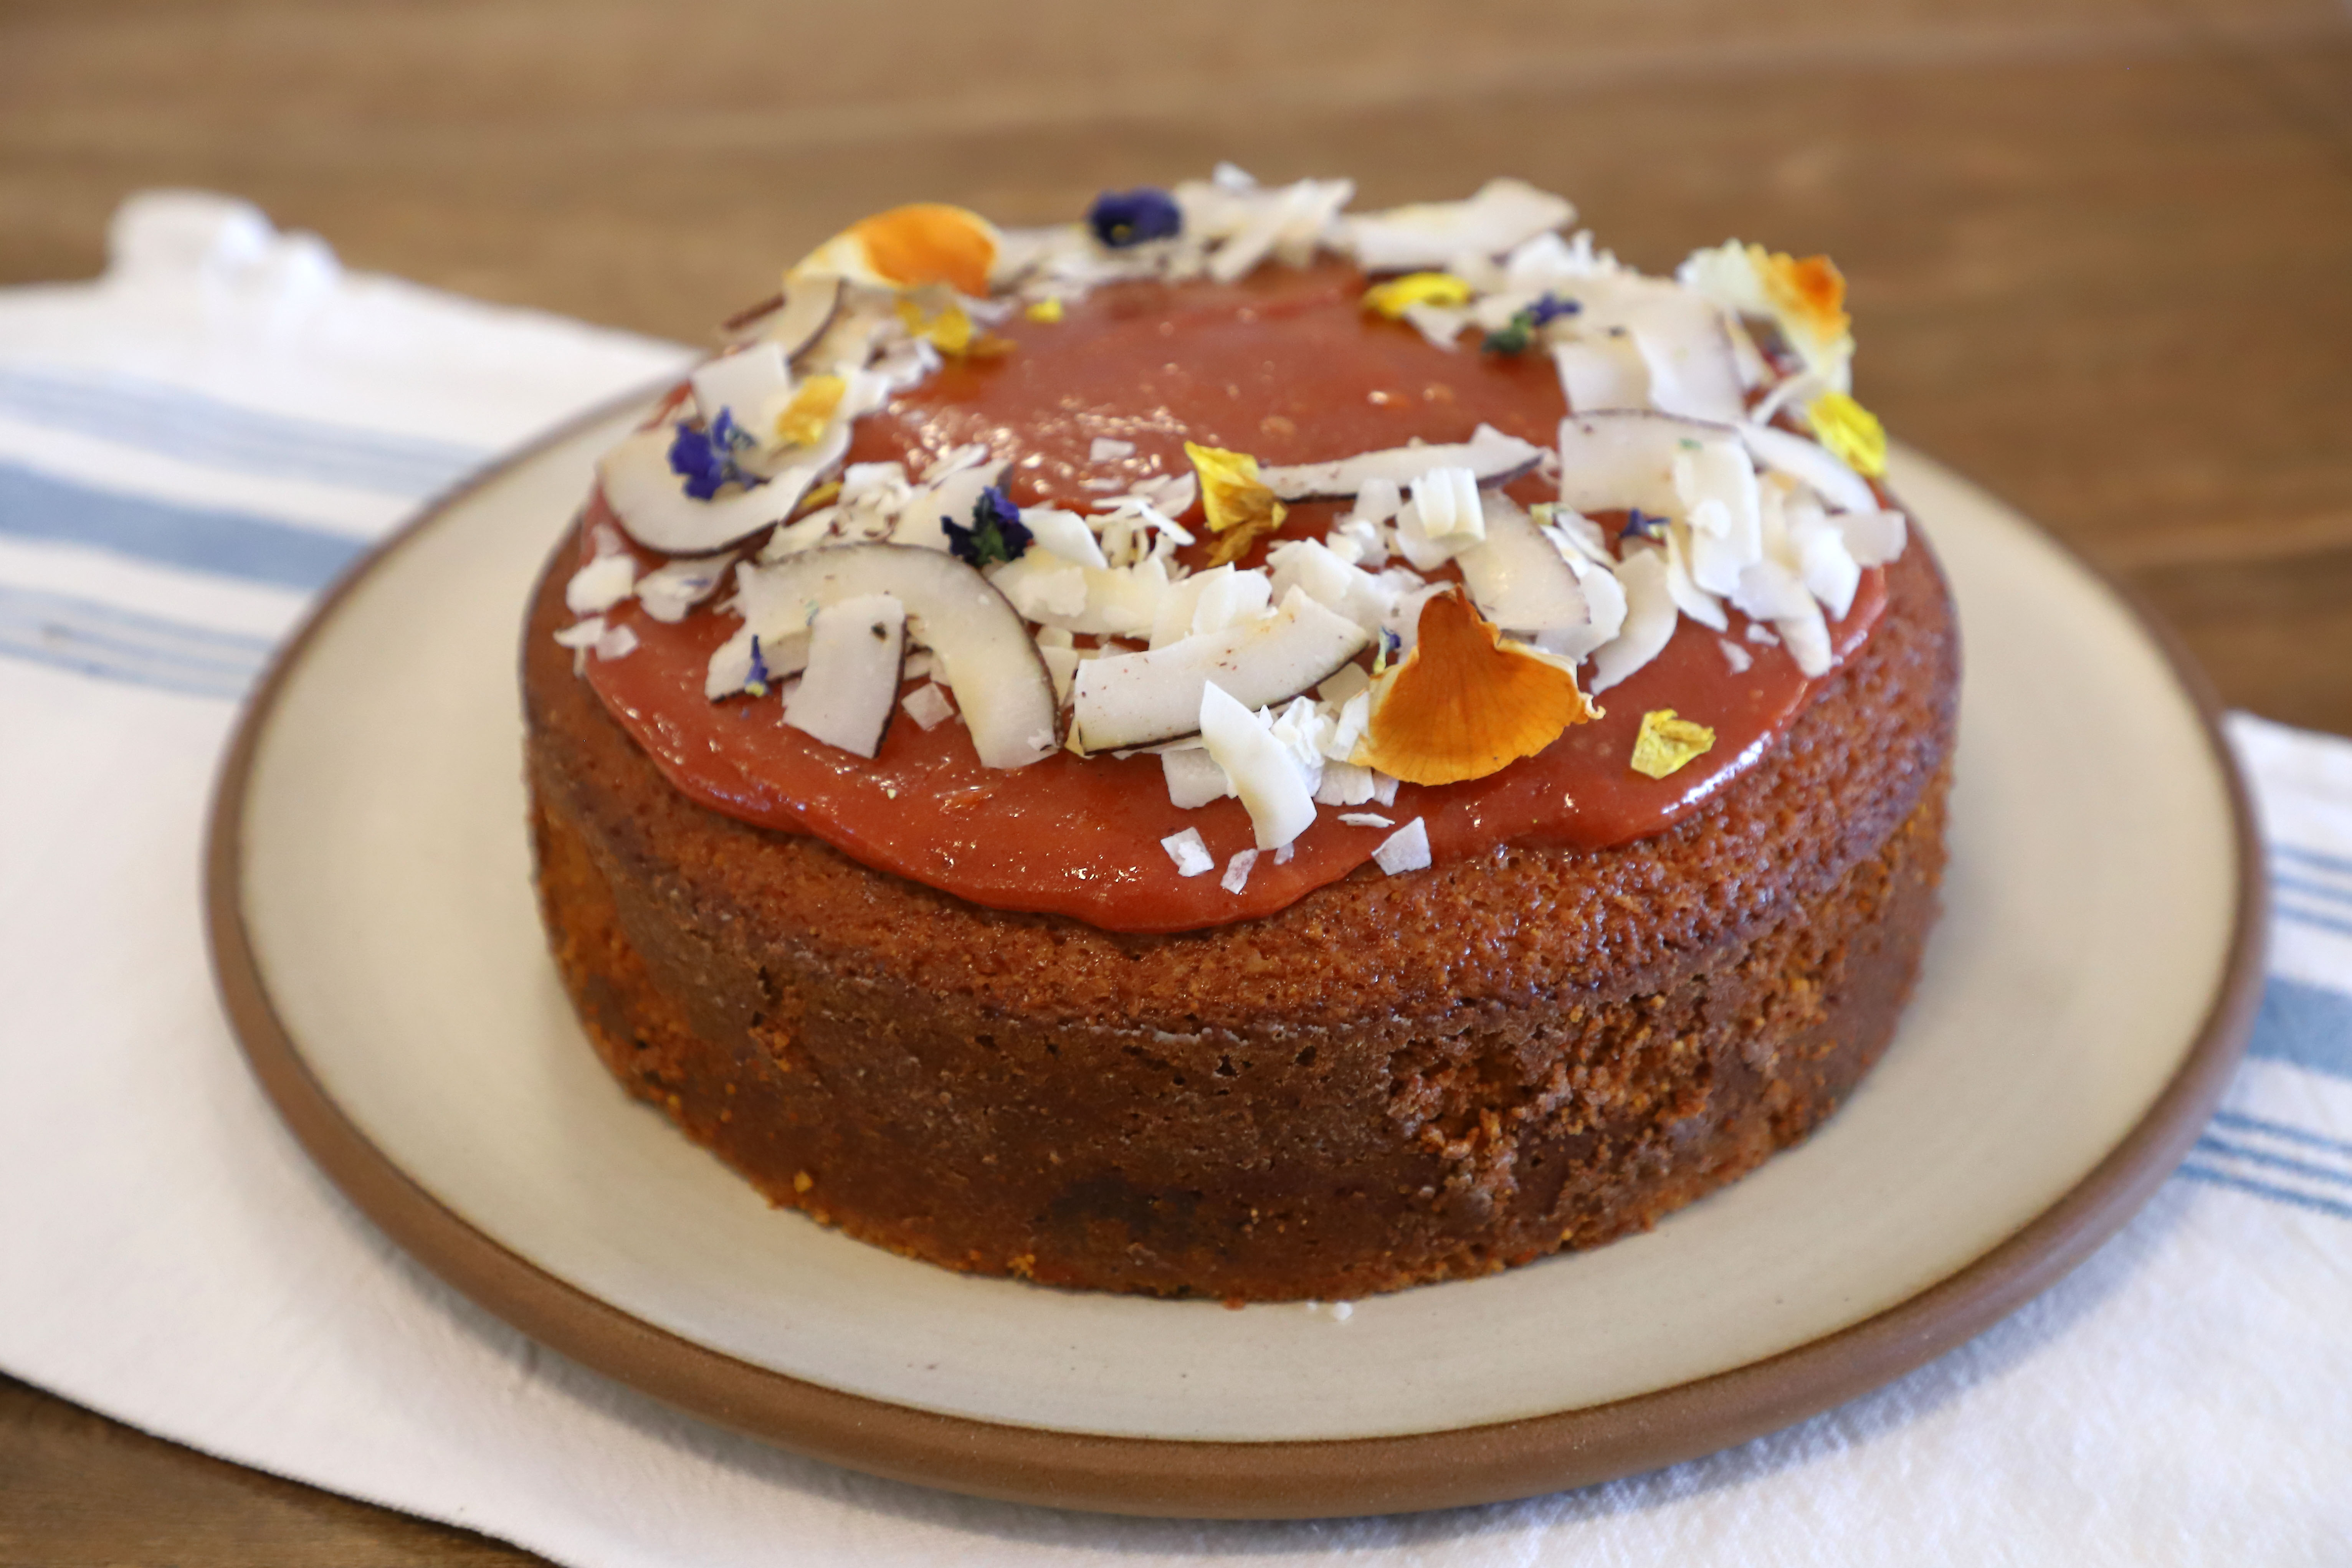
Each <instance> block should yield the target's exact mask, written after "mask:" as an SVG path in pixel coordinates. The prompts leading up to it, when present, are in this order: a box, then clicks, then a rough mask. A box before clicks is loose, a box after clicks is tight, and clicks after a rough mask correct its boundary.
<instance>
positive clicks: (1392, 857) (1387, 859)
mask: <svg viewBox="0 0 2352 1568" xmlns="http://www.w3.org/2000/svg"><path fill="white" fill-rule="evenodd" d="M1372 858H1373V859H1374V860H1376V861H1378V862H1379V863H1380V868H1381V870H1383V871H1385V872H1387V873H1388V874H1389V875H1390V876H1391V877H1396V876H1402V874H1403V873H1405V872H1407V871H1421V870H1425V869H1427V868H1428V866H1429V826H1428V823H1427V821H1426V819H1425V818H1423V817H1418V816H1416V817H1414V818H1413V819H1412V821H1411V822H1408V823H1406V824H1405V825H1404V826H1402V827H1400V828H1398V829H1397V830H1396V831H1395V832H1394V833H1391V834H1390V835H1389V836H1388V837H1387V838H1386V839H1385V840H1384V841H1383V842H1382V843H1381V847H1379V848H1377V849H1375V850H1373V851H1372Z"/></svg>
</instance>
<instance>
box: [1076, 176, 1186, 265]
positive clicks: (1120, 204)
mask: <svg viewBox="0 0 2352 1568" xmlns="http://www.w3.org/2000/svg"><path fill="white" fill-rule="evenodd" d="M1087 227H1088V228H1090V229H1092V230H1094V234H1095V237H1096V238H1097V239H1098V240H1100V241H1101V242H1102V243H1103V244H1105V245H1107V246H1109V247H1111V248H1112V249H1114V250H1123V249H1125V248H1126V247H1129V246H1130V245H1141V244H1143V243H1144V242H1145V241H1146V240H1153V239H1173V238H1175V237H1177V235H1179V234H1181V232H1183V228H1184V209H1183V208H1181V207H1180V206H1178V205H1176V198H1175V197H1174V196H1171V195H1169V194H1168V193H1167V192H1166V191H1163V190H1160V188H1159V187H1158V186H1156V185H1139V186H1137V187H1136V188H1135V189H1134V190H1131V191H1105V192H1104V193H1103V194H1102V195H1098V196H1097V197H1096V198H1095V205H1092V206H1090V207H1088V208H1087Z"/></svg>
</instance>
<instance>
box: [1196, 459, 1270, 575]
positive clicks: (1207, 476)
mask: <svg viewBox="0 0 2352 1568" xmlns="http://www.w3.org/2000/svg"><path fill="white" fill-rule="evenodd" d="M1184 455H1185V456H1186V457H1188V458H1192V471H1193V472H1194V473H1195V474H1197V475H1199V476H1200V480H1201V506H1202V511H1203V512H1204V513H1205V514H1206V515H1207V517H1208V520H1209V531H1210V532H1212V533H1213V534H1216V535H1217V536H1218V539H1217V542H1216V544H1215V546H1214V548H1213V549H1212V550H1211V551H1210V552H1209V564H1211V565H1212V566H1223V565H1225V564H1226V563H1230V562H1234V561H1238V560H1240V559H1241V558H1242V557H1243V556H1244V555H1246V554H1248V553H1249V550H1250V547H1251V546H1252V545H1253V544H1255V543H1256V542H1258V540H1260V539H1261V538H1263V537H1265V535H1266V534H1269V533H1272V532H1274V531H1276V529H1278V528H1280V527H1281V526H1282V520H1283V517H1284V515H1285V512H1286V509H1285V508H1284V506H1283V504H1282V502H1281V501H1279V500H1276V499H1275V494H1274V492H1273V491H1272V490H1270V489H1266V487H1265V480H1264V479H1260V478H1258V471H1257V459H1256V458H1253V457H1251V456H1250V455H1249V454H1248V453H1247V452H1229V451H1226V450H1225V449H1224V448H1223V447H1203V446H1201V445H1199V444H1198V443H1197V442H1192V441H1187V442H1185V443H1184Z"/></svg>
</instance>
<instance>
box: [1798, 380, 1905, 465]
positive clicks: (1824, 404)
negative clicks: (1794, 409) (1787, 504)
mask: <svg viewBox="0 0 2352 1568" xmlns="http://www.w3.org/2000/svg"><path fill="white" fill-rule="evenodd" d="M1805 417H1806V418H1808V419H1810V420H1811V421H1812V426H1813V434H1814V436H1815V437H1818V438H1819V439H1820V441H1821V444H1822V446H1824V447H1828V448H1829V449H1830V450H1831V451H1832V452H1835V453H1836V454H1837V455H1838V457H1839V458H1841V459H1843V461H1844V463H1845V466H1846V467H1847V468H1852V469H1853V471H1854V472H1855V473H1857V474H1860V475H1862V476H1863V478H1864V479H1876V478H1877V477H1878V476H1879V475H1881V474H1883V473H1885V471H1886V426H1884V425H1881V424H1880V423H1879V422H1878V416H1877V415H1875V414H1873V413H1872V412H1871V411H1870V410H1869V409H1867V408H1864V406H1863V405H1861V404H1859V403H1856V402H1855V401H1854V400H1853V398H1852V397H1850V396H1848V395H1846V394H1844V393H1843V392H1824V393H1822V395H1820V396H1819V397H1816V398H1814V399H1813V400H1812V401H1811V403H1808V404H1807V405H1805Z"/></svg>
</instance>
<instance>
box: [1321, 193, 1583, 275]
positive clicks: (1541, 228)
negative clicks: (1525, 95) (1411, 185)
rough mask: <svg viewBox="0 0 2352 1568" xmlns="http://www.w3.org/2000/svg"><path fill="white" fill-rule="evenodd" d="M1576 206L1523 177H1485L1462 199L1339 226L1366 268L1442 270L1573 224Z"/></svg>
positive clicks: (1394, 209)
mask: <svg viewBox="0 0 2352 1568" xmlns="http://www.w3.org/2000/svg"><path fill="white" fill-rule="evenodd" d="M1575 217H1576V208H1575V207H1574V205H1571V204H1570V203H1569V202H1568V201H1567V200H1565V199H1564V198H1562V197H1559V196H1556V195H1551V194H1550V193H1549V192H1548V191H1539V190H1538V189H1536V188H1535V187H1534V186H1533V185H1530V184H1528V183H1527V182H1526V181H1524V180H1514V179H1497V180H1489V181H1487V182H1486V184H1484V185H1482V186H1480V187H1479V189H1478V192H1477V194H1476V195H1473V196H1471V197H1470V198H1469V199H1468V200H1466V201H1458V202H1422V203H1416V204H1414V205H1411V206H1402V207H1391V208H1390V209H1389V210H1388V211H1386V212H1379V213H1367V214H1365V215H1364V216H1360V217H1356V218H1351V219H1349V221H1348V222H1347V223H1346V224H1345V225H1344V226H1342V231H1341V232H1342V237H1343V242H1344V243H1345V244H1346V245H1347V247H1349V249H1351V250H1352V251H1354V252H1355V257H1356V261H1357V264H1358V265H1359V266H1360V267H1362V268H1363V269H1364V270H1365V271H1367V272H1411V271H1414V270H1416V269H1418V268H1444V267H1446V266H1448V265H1449V264H1450V263H1452V262H1454V261H1455V260H1456V259H1457V258H1463V257H1465V256H1468V257H1485V256H1501V255H1504V254H1506V253H1507V252H1510V251H1512V250H1515V249H1516V248H1517V247H1519V246H1521V245H1523V244H1525V243H1526V242H1527V241H1528V240H1530V239H1532V238H1534V237H1536V236H1538V235H1540V234H1544V233H1546V232H1548V231H1549V230H1552V229H1557V228H1561V227H1564V226H1567V225H1568V224H1570V223H1571V222H1573V221H1574V220H1575Z"/></svg>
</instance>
